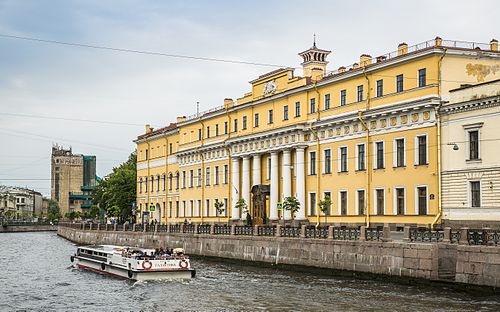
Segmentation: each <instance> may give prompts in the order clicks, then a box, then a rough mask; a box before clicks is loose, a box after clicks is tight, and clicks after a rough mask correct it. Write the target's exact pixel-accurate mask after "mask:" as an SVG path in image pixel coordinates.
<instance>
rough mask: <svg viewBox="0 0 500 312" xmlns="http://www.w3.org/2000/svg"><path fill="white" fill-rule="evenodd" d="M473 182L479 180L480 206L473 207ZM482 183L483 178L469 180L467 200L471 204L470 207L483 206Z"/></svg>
mask: <svg viewBox="0 0 500 312" xmlns="http://www.w3.org/2000/svg"><path fill="white" fill-rule="evenodd" d="M472 182H479V207H472V187H471V183H472ZM482 186H483V185H482V183H481V180H478V179H471V180H467V202H468V204H469V208H470V209H480V208H483V196H482V195H483V190H482Z"/></svg>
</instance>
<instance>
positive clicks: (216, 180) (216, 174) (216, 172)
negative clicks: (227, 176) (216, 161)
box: [214, 166, 219, 185]
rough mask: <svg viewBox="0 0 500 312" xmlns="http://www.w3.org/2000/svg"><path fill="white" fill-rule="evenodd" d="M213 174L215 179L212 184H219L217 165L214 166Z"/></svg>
mask: <svg viewBox="0 0 500 312" xmlns="http://www.w3.org/2000/svg"><path fill="white" fill-rule="evenodd" d="M214 175H215V176H214V179H215V181H214V184H215V185H218V184H219V166H215V167H214Z"/></svg>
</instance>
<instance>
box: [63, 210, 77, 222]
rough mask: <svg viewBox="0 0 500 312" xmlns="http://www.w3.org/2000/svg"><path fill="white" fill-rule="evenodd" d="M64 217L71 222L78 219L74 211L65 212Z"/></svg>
mask: <svg viewBox="0 0 500 312" xmlns="http://www.w3.org/2000/svg"><path fill="white" fill-rule="evenodd" d="M64 217H65V218H67V219H69V220H71V221H73V220H75V219H76V218H77V217H78V213H77V212H76V211H69V212H66V214H65V215H64Z"/></svg>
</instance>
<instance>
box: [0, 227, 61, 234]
mask: <svg viewBox="0 0 500 312" xmlns="http://www.w3.org/2000/svg"><path fill="white" fill-rule="evenodd" d="M46 231H57V225H6V226H5V225H0V233H15V232H46Z"/></svg>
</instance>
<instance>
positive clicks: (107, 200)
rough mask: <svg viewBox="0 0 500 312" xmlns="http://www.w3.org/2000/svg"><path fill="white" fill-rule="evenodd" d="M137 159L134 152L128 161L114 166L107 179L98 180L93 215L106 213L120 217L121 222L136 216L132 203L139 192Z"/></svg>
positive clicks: (94, 193) (93, 194) (94, 192)
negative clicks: (137, 189)
mask: <svg viewBox="0 0 500 312" xmlns="http://www.w3.org/2000/svg"><path fill="white" fill-rule="evenodd" d="M136 160H137V155H136V153H135V152H134V153H132V154H130V156H129V158H128V160H127V161H126V162H124V163H122V164H121V165H120V166H119V167H117V168H113V172H112V173H111V174H109V175H108V177H107V178H106V179H103V180H100V181H99V182H98V184H97V186H96V188H95V189H94V191H93V193H92V196H93V202H94V204H95V205H96V208H95V209H94V210H92V208H91V209H90V212H89V213H90V215H91V216H92V215H94V217H95V216H98V215H99V216H102V215H103V214H104V213H106V215H108V216H110V217H116V218H118V220H119V221H120V222H124V221H125V220H131V219H132V218H133V217H134V214H135V211H133V210H132V203H133V202H134V201H135V197H136V192H137V191H136V188H137V169H136ZM99 208H100V209H101V210H99Z"/></svg>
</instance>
